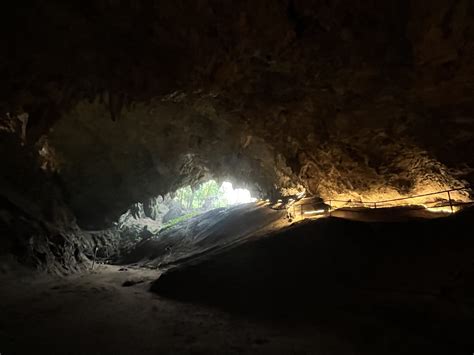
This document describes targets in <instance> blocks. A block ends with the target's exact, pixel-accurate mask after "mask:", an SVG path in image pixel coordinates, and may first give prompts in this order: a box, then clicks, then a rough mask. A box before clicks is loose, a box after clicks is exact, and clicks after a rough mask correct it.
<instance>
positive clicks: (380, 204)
mask: <svg viewBox="0 0 474 355" xmlns="http://www.w3.org/2000/svg"><path fill="white" fill-rule="evenodd" d="M455 191H468V192H469V191H471V189H470V188H469V187H460V188H455V189H450V190H442V191H437V192H430V193H426V194H420V195H412V196H408V197H400V198H394V199H387V200H380V201H353V200H337V199H331V200H327V201H324V202H325V203H327V204H328V205H329V208H330V210H333V209H344V208H354V207H362V208H370V209H377V208H391V207H401V206H403V207H408V208H409V209H413V210H416V209H426V208H433V209H436V208H442V207H448V206H449V208H450V211H451V213H453V212H454V207H457V206H464V207H466V206H469V205H474V201H473V200H469V201H457V200H455V199H453V198H452V194H451V193H452V192H455ZM442 194H446V197H447V198H443V199H442V200H441V201H439V200H438V201H423V202H422V203H418V204H417V203H414V204H410V203H407V204H399V202H401V201H409V200H414V199H417V198H423V197H427V196H434V195H442ZM334 202H337V203H345V204H346V205H345V206H342V207H337V208H336V207H335V206H334ZM394 202H395V203H396V204H393V203H394ZM317 204H318V203H302V204H298V205H297V206H299V207H300V208H299V210H300V211H299V214H300V216H302V215H303V214H304V211H303V206H315V205H317ZM321 205H322V204H321ZM430 205H433V206H431V207H430ZM292 207H293V215H294V216H295V217H296V208H295V207H296V206H295V205H293V206H292ZM290 208H291V207H290Z"/></svg>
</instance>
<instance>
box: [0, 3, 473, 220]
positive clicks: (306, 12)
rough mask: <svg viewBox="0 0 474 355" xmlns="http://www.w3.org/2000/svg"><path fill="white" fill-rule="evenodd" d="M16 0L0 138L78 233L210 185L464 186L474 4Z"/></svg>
mask: <svg viewBox="0 0 474 355" xmlns="http://www.w3.org/2000/svg"><path fill="white" fill-rule="evenodd" d="M14 7H15V8H14V9H12V10H11V11H9V12H3V17H4V18H3V19H2V22H1V25H0V26H2V28H3V29H2V31H1V33H0V37H2V43H3V45H2V47H3V53H2V55H1V58H0V73H1V77H2V86H1V89H0V93H1V95H0V130H1V133H2V135H5V136H6V135H8V134H10V135H11V134H15V135H16V136H18V140H19V141H20V143H21V146H22V148H21V149H23V150H26V151H28V152H30V153H25V152H23V153H21V154H29V158H28V160H25V161H28V162H29V161H30V160H29V159H33V158H31V155H35V154H36V155H37V160H38V166H39V167H41V168H42V169H41V170H42V171H43V172H44V174H46V175H48V176H53V177H54V181H57V185H58V186H59V187H58V189H59V190H60V191H61V193H62V195H63V199H64V200H65V201H66V202H67V204H68V205H69V206H70V207H71V208H72V210H73V211H74V213H75V215H76V216H77V218H78V219H79V221H80V222H82V224H83V225H88V226H97V225H100V224H101V223H103V221H104V220H106V221H112V220H114V219H116V218H117V216H118V215H120V213H122V212H123V211H124V210H125V209H126V208H127V207H128V206H129V205H130V204H131V203H133V202H137V201H144V200H145V199H147V198H149V197H151V196H156V195H159V194H162V195H163V194H166V193H167V192H170V191H173V190H175V189H177V188H179V187H180V186H183V185H188V184H191V185H193V184H197V183H199V182H200V181H203V180H205V179H209V178H217V179H221V180H223V179H228V180H231V181H234V182H236V183H238V184H240V185H242V186H247V187H249V188H250V189H252V190H253V191H254V193H255V194H256V195H260V196H277V195H280V194H283V195H288V194H293V193H295V192H299V191H302V190H303V189H305V190H306V191H308V192H309V193H313V194H317V195H321V196H322V197H325V198H331V197H334V196H343V195H344V196H352V197H365V198H370V196H374V195H377V196H379V195H383V194H391V195H393V194H400V195H407V194H413V193H422V192H429V191H432V190H442V189H445V188H452V187H459V186H466V185H468V184H469V183H471V181H472V180H473V178H474V175H473V172H472V168H473V167H474V160H473V154H472V153H473V149H472V147H473V143H474V142H473V140H474V95H473V94H474V65H473V64H474V63H473V58H474V3H473V2H472V1H469V0H459V1H454V2H453V1H447V0H436V1H430V2H429V3H427V2H425V1H407V0H406V1H375V0H374V1H349V0H347V1H346V0H339V1H318V0H272V1H270V0H258V1H250V0H249V1H237V0H235V1H232V0H227V1H221V0H219V1H218V0H214V1H213V0H196V1H184V0H181V1H180V0H175V1H125V0H122V1H119V0H108V1H103V0H102V1H91V2H88V1H67V2H65V1H59V0H56V1H54V0H50V1H29V2H21V1H20V2H18V3H17V4H16V5H15V6H14ZM25 117H27V120H25ZM6 141H7V139H5V142H6ZM8 141H9V140H8ZM5 144H6V143H4V145H5ZM9 144H10V143H9ZM2 152H4V154H6V155H8V152H9V149H7V148H2ZM5 159H9V158H8V157H7V156H6V157H5ZM10 159H12V158H10ZM17 165H18V164H13V163H11V164H9V165H8V166H9V167H10V168H11V169H18V166H17ZM4 180H8V179H7V178H5V179H4ZM7 182H8V181H7ZM9 183H10V184H11V185H12V186H13V185H14V186H13V187H11V188H12V189H17V190H21V189H22V186H21V182H18V181H15V182H11V181H10V182H9ZM4 184H6V183H5V182H4ZM23 190H25V189H23ZM43 195H44V194H43ZM43 195H41V196H43Z"/></svg>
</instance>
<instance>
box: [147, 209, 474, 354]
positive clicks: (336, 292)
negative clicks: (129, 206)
mask: <svg viewBox="0 0 474 355" xmlns="http://www.w3.org/2000/svg"><path fill="white" fill-rule="evenodd" d="M471 214H472V211H466V212H464V213H463V214H460V215H458V216H453V217H450V218H445V219H436V220H420V221H408V222H405V223H364V222H355V221H348V220H342V219H338V218H327V219H321V220H317V221H312V222H303V223H299V224H296V225H293V226H291V227H289V228H287V229H284V230H282V231H280V232H276V233H274V234H273V235H272V236H270V237H268V238H262V239H259V240H253V241H249V242H248V243H245V244H243V245H239V246H237V247H235V248H233V249H231V250H227V251H224V252H222V253H220V254H218V255H214V256H209V257H207V258H206V259H204V260H203V259H201V260H196V261H192V260H191V261H188V262H187V263H185V264H183V265H180V266H178V267H175V268H174V269H172V270H169V271H168V272H166V273H165V274H163V275H162V276H161V277H160V279H158V280H157V281H155V282H154V284H153V285H152V290H153V291H155V292H158V293H160V294H161V295H165V296H168V297H173V298H176V299H179V300H184V301H193V302H202V303H206V304H211V305H216V306H219V307H224V308H226V309H230V310H236V311H238V312H249V313H252V314H254V313H264V314H265V316H268V315H273V316H278V317H280V316H283V317H288V316H291V317H293V316H297V317H302V318H304V319H309V317H310V314H313V315H317V316H318V317H321V315H322V314H326V313H327V312H328V310H331V311H329V312H333V311H334V309H341V308H344V309H346V308H347V309H351V310H352V311H354V312H363V313H366V314H368V315H370V316H376V315H383V317H385V318H387V319H391V320H393V321H394V322H399V323H400V324H403V326H404V327H409V329H411V330H413V331H415V332H421V333H423V334H424V335H426V336H430V337H433V339H436V338H437V337H438V336H441V335H442V336H443V341H448V342H454V343H456V344H458V346H461V347H462V346H463V345H467V343H468V344H471V343H473V341H472V338H471V337H470V336H469V335H468V334H467V333H466V332H467V330H466V329H472V325H474V307H473V304H472V300H474V287H473V286H472V284H470V283H469V280H470V279H471V278H472V276H473V275H474V265H473V263H472V255H473V252H474V240H472V238H471V237H470V235H469V234H468V233H466V232H463V231H468V230H470V229H472V225H473V219H472V218H470V215H471ZM467 325H470V326H469V327H467Z"/></svg>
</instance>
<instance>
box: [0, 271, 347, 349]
mask: <svg viewBox="0 0 474 355" xmlns="http://www.w3.org/2000/svg"><path fill="white" fill-rule="evenodd" d="M120 268H121V267H118V266H111V265H100V266H99V268H98V270H95V271H94V272H90V273H85V274H81V275H73V276H68V277H65V278H52V277H49V276H38V277H36V278H35V280H34V281H31V280H27V279H23V280H20V281H18V280H12V279H4V280H3V282H2V285H3V286H2V294H3V296H2V302H1V306H0V307H1V308H0V309H1V312H0V313H1V314H2V317H1V318H0V340H1V341H0V343H1V348H0V352H1V353H2V355H4V354H5V355H9V354H28V353H35V354H38V353H40V354H139V353H141V354H152V353H153V354H255V353H257V354H272V353H279V354H280V353H286V354H310V353H311V354H318V353H321V354H324V353H326V354H327V353H331V354H332V353H334V354H352V353H355V352H354V351H355V350H354V349H352V348H351V345H350V344H348V343H347V341H344V340H343V339H340V338H338V337H337V336H335V335H332V334H328V333H323V332H321V331H320V330H318V328H317V327H316V326H313V325H308V324H306V325H304V326H302V327H298V328H295V327H294V324H283V323H278V324H276V323H274V322H266V321H261V320H249V319H242V318H240V317H238V316H235V315H231V314H229V313H225V312H222V311H219V310H216V309H212V308H208V307H204V306H199V305H194V304H186V303H180V302H176V301H173V300H170V299H165V298H161V297H159V296H157V295H156V294H153V293H151V292H148V288H149V283H150V281H152V280H154V279H156V278H157V276H158V274H159V272H158V271H156V270H149V269H132V268H127V271H119V269H120ZM128 280H132V281H137V280H143V281H144V282H142V283H138V284H135V285H133V286H131V287H123V286H122V284H123V283H124V282H125V281H128ZM29 282H31V284H29Z"/></svg>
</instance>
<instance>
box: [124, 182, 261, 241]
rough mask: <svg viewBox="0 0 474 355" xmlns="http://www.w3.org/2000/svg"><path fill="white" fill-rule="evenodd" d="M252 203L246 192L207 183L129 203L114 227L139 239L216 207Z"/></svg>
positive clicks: (226, 184) (228, 184)
mask: <svg viewBox="0 0 474 355" xmlns="http://www.w3.org/2000/svg"><path fill="white" fill-rule="evenodd" d="M254 201H256V199H255V198H254V197H253V196H252V195H251V193H250V191H249V190H247V189H244V188H235V189H234V187H233V185H232V183H230V182H228V181H224V182H222V183H218V182H216V181H215V180H209V181H206V182H204V183H201V184H199V185H198V186H195V187H191V186H189V185H188V186H184V187H182V188H180V189H178V190H176V191H175V192H173V193H169V194H166V195H165V196H157V197H154V198H150V199H149V200H148V201H147V202H143V203H135V204H133V205H132V206H131V207H130V209H129V210H128V211H127V212H125V213H124V214H123V215H122V216H121V217H120V218H119V221H118V228H119V230H120V231H121V233H122V234H123V235H128V236H134V238H140V237H142V236H145V235H149V234H150V233H151V234H156V233H158V232H159V231H160V230H161V229H163V228H167V227H170V226H173V225H175V224H178V223H180V222H183V221H186V220H188V219H190V218H192V217H195V216H197V215H199V214H202V213H205V212H208V211H210V210H213V209H216V208H225V207H230V206H235V205H239V204H244V203H249V202H254Z"/></svg>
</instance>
